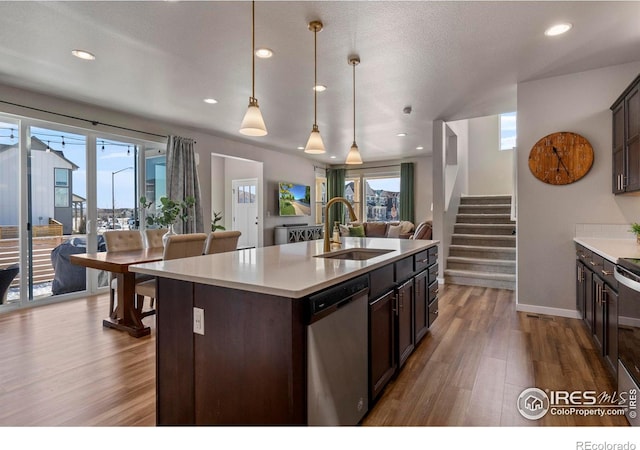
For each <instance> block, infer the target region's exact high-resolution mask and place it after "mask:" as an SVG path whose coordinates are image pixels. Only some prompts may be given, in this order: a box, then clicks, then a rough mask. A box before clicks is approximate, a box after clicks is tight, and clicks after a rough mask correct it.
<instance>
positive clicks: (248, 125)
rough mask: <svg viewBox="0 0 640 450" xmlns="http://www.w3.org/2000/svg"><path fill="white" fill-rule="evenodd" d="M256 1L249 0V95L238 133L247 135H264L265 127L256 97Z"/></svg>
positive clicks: (265, 132)
mask: <svg viewBox="0 0 640 450" xmlns="http://www.w3.org/2000/svg"><path fill="white" fill-rule="evenodd" d="M255 16H256V2H255V1H253V2H251V97H249V109H247V113H246V114H245V115H244V119H242V124H241V125H240V133H242V134H245V135H247V136H266V134H267V127H266V125H265V124H264V120H263V119H262V113H261V112H260V108H259V107H258V99H257V98H256V55H255V47H256V36H255V34H256V17H255Z"/></svg>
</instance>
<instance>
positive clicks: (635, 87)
mask: <svg viewBox="0 0 640 450" xmlns="http://www.w3.org/2000/svg"><path fill="white" fill-rule="evenodd" d="M639 88H640V75H639V76H638V77H637V78H636V79H635V80H633V83H631V84H630V85H629V87H627V88H626V89H625V90H624V92H623V93H622V94H621V95H620V97H618V99H617V100H616V101H615V103H614V104H613V105H612V106H611V111H612V112H613V141H612V145H613V179H612V189H613V193H614V194H623V193H625V192H637V191H640V90H639Z"/></svg>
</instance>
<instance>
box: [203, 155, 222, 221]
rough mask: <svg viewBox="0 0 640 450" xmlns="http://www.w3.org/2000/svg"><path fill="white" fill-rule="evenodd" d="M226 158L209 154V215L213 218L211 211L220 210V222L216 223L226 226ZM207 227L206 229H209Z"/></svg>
mask: <svg viewBox="0 0 640 450" xmlns="http://www.w3.org/2000/svg"><path fill="white" fill-rule="evenodd" d="M225 160H226V158H225V157H223V156H218V155H211V217H210V220H213V213H214V211H215V212H222V213H223V215H222V222H221V223H219V224H218V225H222V226H224V227H226V225H225V221H226V219H227V217H226V216H227V215H226V214H224V212H225V202H224V201H225V181H224V164H225ZM207 223H209V221H208V220H207V216H205V224H207ZM209 230H210V228H207V230H206V231H209Z"/></svg>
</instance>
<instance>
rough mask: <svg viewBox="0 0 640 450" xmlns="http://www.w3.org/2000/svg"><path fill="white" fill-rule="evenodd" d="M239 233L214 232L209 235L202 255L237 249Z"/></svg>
mask: <svg viewBox="0 0 640 450" xmlns="http://www.w3.org/2000/svg"><path fill="white" fill-rule="evenodd" d="M241 234H242V233H241V232H240V231H215V232H213V233H209V236H207V242H206V243H205V246H204V254H205V255H210V254H212V253H223V252H231V251H233V250H235V249H237V248H238V240H239V239H240V235H241Z"/></svg>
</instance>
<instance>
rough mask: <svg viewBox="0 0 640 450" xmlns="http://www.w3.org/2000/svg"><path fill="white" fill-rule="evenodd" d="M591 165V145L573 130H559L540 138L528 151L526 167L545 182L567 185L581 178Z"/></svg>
mask: <svg viewBox="0 0 640 450" xmlns="http://www.w3.org/2000/svg"><path fill="white" fill-rule="evenodd" d="M592 165H593V147H591V144H590V143H589V141H587V140H586V139H585V138H584V137H582V136H580V135H579V134H576V133H571V132H569V131H561V132H558V133H553V134H549V135H547V136H545V137H543V138H542V139H540V140H539V141H538V142H536V144H535V145H534V146H533V148H532V149H531V152H530V153H529V169H530V170H531V173H532V174H533V176H535V177H536V178H537V179H539V180H540V181H544V182H545V183H549V184H555V185H561V184H570V183H574V182H576V181H578V180H579V179H580V178H582V177H584V176H585V175H586V174H587V172H589V169H591V166H592Z"/></svg>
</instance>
